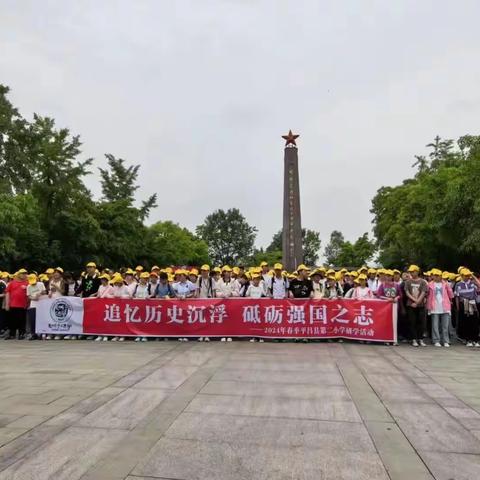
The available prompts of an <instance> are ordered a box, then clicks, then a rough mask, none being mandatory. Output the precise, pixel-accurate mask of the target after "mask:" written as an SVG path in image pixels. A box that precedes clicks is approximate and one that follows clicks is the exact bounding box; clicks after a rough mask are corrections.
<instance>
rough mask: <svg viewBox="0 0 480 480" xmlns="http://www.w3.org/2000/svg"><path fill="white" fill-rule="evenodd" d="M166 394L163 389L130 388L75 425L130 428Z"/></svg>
mask: <svg viewBox="0 0 480 480" xmlns="http://www.w3.org/2000/svg"><path fill="white" fill-rule="evenodd" d="M167 395H168V392H166V391H164V390H140V389H130V390H127V391H125V392H123V393H121V394H120V395H118V396H117V397H115V398H113V399H112V400H110V401H109V402H107V403H105V404H104V405H102V406H101V407H99V408H98V409H97V410H94V411H93V412H92V413H90V414H88V415H87V416H86V417H84V418H82V419H81V420H80V421H79V422H78V423H77V425H78V426H82V427H96V428H114V429H127V430H130V429H132V428H134V427H135V426H136V425H137V423H138V422H139V421H140V420H141V419H142V418H144V417H145V416H147V415H148V413H149V412H150V411H151V410H153V409H154V408H155V407H156V406H157V405H158V404H159V403H160V402H161V401H162V400H163V399H164V398H165V397H166V396H167Z"/></svg>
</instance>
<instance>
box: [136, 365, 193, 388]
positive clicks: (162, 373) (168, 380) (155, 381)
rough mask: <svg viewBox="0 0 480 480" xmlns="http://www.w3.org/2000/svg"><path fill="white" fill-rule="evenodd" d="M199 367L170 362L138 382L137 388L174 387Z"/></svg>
mask: <svg viewBox="0 0 480 480" xmlns="http://www.w3.org/2000/svg"><path fill="white" fill-rule="evenodd" d="M197 369H198V367H196V366H176V365H172V364H170V363H169V364H167V365H164V366H163V367H160V368H158V369H157V370H155V371H154V372H152V373H151V374H150V375H148V376H147V377H145V378H144V379H143V380H141V381H140V382H138V383H136V384H135V388H163V389H174V388H177V387H179V386H180V385H181V384H182V383H183V382H184V381H185V380H187V378H188V377H189V376H190V375H192V374H193V373H194V372H195V371H196V370H197Z"/></svg>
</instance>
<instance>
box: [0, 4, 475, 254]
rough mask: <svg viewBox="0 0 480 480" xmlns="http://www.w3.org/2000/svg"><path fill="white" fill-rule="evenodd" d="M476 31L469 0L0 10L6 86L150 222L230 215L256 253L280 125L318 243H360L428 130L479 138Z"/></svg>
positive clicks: (266, 217)
mask: <svg viewBox="0 0 480 480" xmlns="http://www.w3.org/2000/svg"><path fill="white" fill-rule="evenodd" d="M479 18H480V2H479V1H478V0H458V1H456V2H453V1H444V0H414V1H413V0H407V1H402V0H397V1H385V0H370V1H367V0H363V1H361V0H344V1H339V0H331V1H330V0H329V1H322V0H312V1H306V0H296V1H290V2H287V1H280V0H278V1H260V0H259V1H255V0H243V1H241V0H237V1H233V0H230V1H227V0H223V1H213V0H211V1H207V0H192V1H181V0H175V1H167V0H163V1H162V0H151V1H146V0H136V1H131V0H130V1H113V0H112V1H107V0H101V1H99V0H92V1H86V0H84V1H73V0H71V1H67V0H57V1H46V0H43V1H41V2H40V1H36V0H31V1H26V0H0V82H1V83H4V84H6V85H8V86H10V88H11V96H10V98H11V100H12V102H13V103H14V104H15V105H16V106H17V107H19V108H20V111H21V113H22V114H23V115H25V116H27V117H30V116H31V114H32V113H33V112H37V113H39V114H41V115H48V116H52V117H54V118H55V119H56V121H57V125H58V126H62V127H63V126H67V127H69V128H70V129H71V131H72V132H74V133H76V134H79V135H80V136H81V139H82V141H83V152H84V155H85V157H89V156H92V157H94V158H95V165H97V166H104V164H105V160H104V157H103V154H104V153H107V152H109V153H112V154H114V155H116V156H120V157H122V158H125V159H127V160H128V161H129V162H132V163H135V164H137V163H138V164H140V165H141V170H140V182H141V189H140V190H139V197H141V198H146V197H147V196H148V195H150V194H151V193H153V192H157V193H158V197H159V199H158V203H159V206H158V208H157V209H155V211H153V212H152V215H151V218H150V221H157V220H167V219H170V220H174V221H175V222H178V223H180V224H181V225H184V226H186V227H188V228H191V229H194V228H195V226H196V225H198V224H199V223H201V222H202V221H203V219H204V218H205V216H206V215H207V214H209V213H210V212H212V211H213V210H215V209H217V208H224V209H228V208H230V207H238V208H239V209H240V210H241V211H242V213H243V214H244V215H245V216H246V218H247V220H248V221H249V222H250V223H251V224H253V225H256V226H257V228H258V230H259V232H258V238H257V244H258V245H267V244H268V243H269V241H270V239H271V237H272V235H273V234H274V233H275V232H276V231H277V230H278V229H280V228H281V221H282V210H281V209H282V188H283V145H284V143H283V140H282V138H281V135H282V134H285V133H287V131H288V129H290V128H291V129H292V130H293V131H294V133H299V134H300V138H299V139H298V141H297V142H298V147H299V167H300V190H301V203H302V216H303V218H302V220H303V222H302V223H303V226H304V227H307V228H311V229H315V230H319V231H320V232H321V235H322V239H323V240H324V245H325V242H326V240H327V239H328V237H329V235H330V232H331V231H332V230H334V229H338V230H341V231H342V232H343V233H344V234H345V236H346V238H347V239H351V240H353V239H355V238H356V237H357V236H359V235H361V234H362V233H363V232H365V231H370V230H371V215H370V213H369V210H370V202H371V199H372V197H373V196H374V194H375V192H376V190H377V189H378V188H379V187H381V186H382V185H396V184H398V183H400V182H401V181H402V180H403V179H404V178H406V177H407V176H410V175H411V174H412V169H411V168H410V167H411V165H412V163H413V162H414V158H413V156H414V155H415V154H418V153H424V152H425V148H424V146H425V145H426V144H427V143H429V142H430V141H431V140H432V139H433V137H434V136H435V135H437V134H439V135H440V136H442V137H446V138H457V137H458V136H460V135H462V134H466V133H471V134H479V133H480V132H479V129H480V88H479V86H480V28H479V26H478V21H479ZM88 185H89V187H90V188H91V189H92V191H93V192H94V193H95V194H96V195H98V194H99V182H98V175H97V172H95V175H94V176H92V177H91V178H90V179H89V180H88Z"/></svg>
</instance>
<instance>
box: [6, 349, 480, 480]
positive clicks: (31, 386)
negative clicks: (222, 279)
mask: <svg viewBox="0 0 480 480" xmlns="http://www.w3.org/2000/svg"><path fill="white" fill-rule="evenodd" d="M0 359H1V361H0V385H1V389H0V445H1V447H0V480H7V479H8V480H11V479H18V480H30V479H32V480H33V479H35V480H37V479H38V480H43V479H55V480H62V479H66V480H67V479H68V480H76V479H82V480H87V479H88V480H93V479H98V480H114V479H115V480H117V479H118V480H123V479H128V480H141V479H150V480H152V479H174V480H190V479H205V480H217V479H218V480H229V479H245V480H247V479H259V480H263V479H274V480H283V479H285V480H286V479H288V480H296V479H302V480H309V479H311V480H327V479H328V480H333V479H335V480H340V479H352V480H363V479H365V480H367V479H368V480H384V479H393V480H400V479H401V480H426V479H437V480H476V479H479V478H480V351H478V350H476V351H474V350H467V349H466V348H465V347H463V346H455V347H453V348H451V349H450V350H447V349H444V348H441V349H440V348H438V349H437V348H433V347H429V348H422V349H420V348H419V349H414V348H412V347H409V346H406V345H403V346H400V347H387V346H383V345H360V344H353V343H310V344H296V343H263V344H258V343H257V344H251V343H248V342H245V341H238V342H233V343H220V342H211V343H209V344H206V343H196V342H189V343H178V342H175V341H170V342H149V343H146V344H145V343H133V342H126V343H124V344H118V343H117V344H114V343H100V344H99V343H93V342H87V341H76V342H75V341H74V342H68V341H57V342H55V341H51V342H40V341H37V342H18V341H11V342H2V343H1V344H0Z"/></svg>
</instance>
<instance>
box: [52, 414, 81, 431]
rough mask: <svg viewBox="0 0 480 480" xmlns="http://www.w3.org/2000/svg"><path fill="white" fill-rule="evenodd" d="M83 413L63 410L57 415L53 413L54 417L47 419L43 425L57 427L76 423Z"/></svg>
mask: <svg viewBox="0 0 480 480" xmlns="http://www.w3.org/2000/svg"><path fill="white" fill-rule="evenodd" d="M83 417H84V415H83V414H82V413H69V412H63V413H60V414H59V415H55V416H54V417H52V418H50V420H47V421H46V422H45V423H44V425H46V426H57V427H69V426H70V425H73V424H74V423H77V422H78V421H79V420H80V419H81V418H83Z"/></svg>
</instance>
